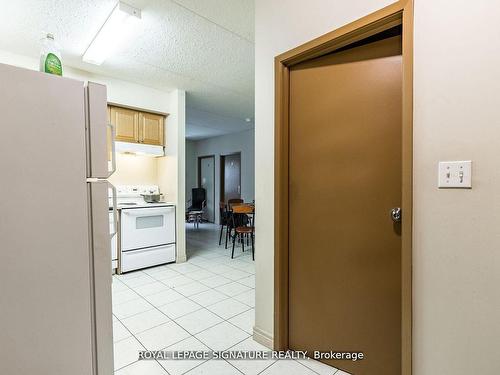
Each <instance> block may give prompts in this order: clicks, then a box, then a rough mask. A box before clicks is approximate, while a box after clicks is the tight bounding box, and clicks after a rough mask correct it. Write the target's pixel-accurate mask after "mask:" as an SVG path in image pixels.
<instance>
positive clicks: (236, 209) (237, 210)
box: [231, 204, 255, 260]
mask: <svg viewBox="0 0 500 375" xmlns="http://www.w3.org/2000/svg"><path fill="white" fill-rule="evenodd" d="M248 215H252V216H253V220H252V221H251V223H252V225H247V224H248V223H250V220H248ZM245 218H246V220H245ZM244 223H246V224H244ZM254 225H255V209H254V207H253V206H250V205H246V204H240V205H235V206H233V214H232V226H233V228H234V235H233V249H232V251H231V259H233V258H234V247H235V245H236V239H237V238H238V239H239V240H240V241H241V246H242V250H243V251H245V237H246V236H250V240H251V242H252V260H255V248H254V231H255V227H254Z"/></svg>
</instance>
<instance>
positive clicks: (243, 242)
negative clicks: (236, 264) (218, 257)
mask: <svg viewBox="0 0 500 375" xmlns="http://www.w3.org/2000/svg"><path fill="white" fill-rule="evenodd" d="M241 250H242V251H243V252H245V237H243V234H242V235H241Z"/></svg>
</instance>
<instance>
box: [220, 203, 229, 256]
mask: <svg viewBox="0 0 500 375" xmlns="http://www.w3.org/2000/svg"><path fill="white" fill-rule="evenodd" d="M229 221H230V220H229V212H228V210H227V206H226V204H225V203H224V202H220V203H219V222H220V236H219V246H220V244H221V243H222V233H223V232H224V227H225V228H226V249H227V237H228V236H229V232H228V231H229V226H230V223H229Z"/></svg>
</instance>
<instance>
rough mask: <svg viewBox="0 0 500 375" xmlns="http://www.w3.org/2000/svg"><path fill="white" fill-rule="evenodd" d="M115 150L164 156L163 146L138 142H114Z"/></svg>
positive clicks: (125, 152)
mask: <svg viewBox="0 0 500 375" xmlns="http://www.w3.org/2000/svg"><path fill="white" fill-rule="evenodd" d="M115 151H116V152H119V153H124V154H135V155H144V156H152V157H159V156H165V150H164V148H163V146H152V145H145V144H140V143H130V142H115Z"/></svg>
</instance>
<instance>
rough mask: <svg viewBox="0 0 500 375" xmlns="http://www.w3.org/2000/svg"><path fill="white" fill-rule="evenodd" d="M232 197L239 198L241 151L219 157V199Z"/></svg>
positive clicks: (224, 199)
mask: <svg viewBox="0 0 500 375" xmlns="http://www.w3.org/2000/svg"><path fill="white" fill-rule="evenodd" d="M234 198H241V152H237V153H234V154H229V155H221V158H220V201H221V202H224V203H227V201H228V199H234Z"/></svg>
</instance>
